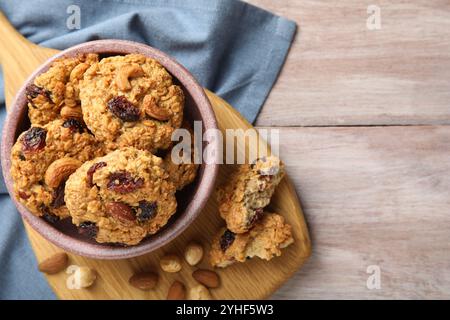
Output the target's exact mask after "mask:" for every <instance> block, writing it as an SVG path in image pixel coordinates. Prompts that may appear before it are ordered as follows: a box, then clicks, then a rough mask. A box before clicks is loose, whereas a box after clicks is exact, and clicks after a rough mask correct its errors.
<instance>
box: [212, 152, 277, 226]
mask: <svg viewBox="0 0 450 320" xmlns="http://www.w3.org/2000/svg"><path fill="white" fill-rule="evenodd" d="M283 177H284V164H283V163H282V162H281V161H280V159H278V158H277V157H275V156H270V157H263V158H261V159H258V160H256V161H255V163H253V164H245V165H240V166H239V169H238V170H237V171H236V172H235V173H234V174H233V176H232V177H230V179H229V180H227V182H226V183H225V184H224V185H223V186H222V187H220V188H219V189H218V192H217V199H218V202H219V212H220V215H221V217H222V218H223V219H225V221H226V223H227V228H228V229H230V230H231V231H232V232H234V233H244V232H247V231H248V230H249V229H250V228H251V227H252V226H253V225H254V224H255V223H256V222H257V221H258V219H260V218H261V217H262V215H263V209H264V207H266V206H267V205H268V204H269V202H270V198H271V197H272V195H273V193H274V191H275V188H276V187H277V185H278V184H279V183H280V181H281V179H282V178H283Z"/></svg>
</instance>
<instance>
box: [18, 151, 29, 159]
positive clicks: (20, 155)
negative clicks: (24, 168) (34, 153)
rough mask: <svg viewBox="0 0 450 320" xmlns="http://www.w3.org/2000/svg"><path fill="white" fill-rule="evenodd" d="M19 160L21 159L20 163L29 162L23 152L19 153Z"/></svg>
mask: <svg viewBox="0 0 450 320" xmlns="http://www.w3.org/2000/svg"><path fill="white" fill-rule="evenodd" d="M19 159H20V161H25V160H27V158H25V156H24V155H23V153H22V152H21V153H19Z"/></svg>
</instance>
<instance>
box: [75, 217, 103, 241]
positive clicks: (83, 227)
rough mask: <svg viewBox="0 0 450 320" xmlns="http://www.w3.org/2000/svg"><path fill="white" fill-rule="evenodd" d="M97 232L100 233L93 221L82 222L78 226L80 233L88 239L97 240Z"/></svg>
mask: <svg viewBox="0 0 450 320" xmlns="http://www.w3.org/2000/svg"><path fill="white" fill-rule="evenodd" d="M97 232H98V228H97V226H96V225H95V223H94V222H91V221H85V222H82V223H80V225H79V226H78V233H79V234H81V235H83V236H85V237H88V238H95V236H96V235H97Z"/></svg>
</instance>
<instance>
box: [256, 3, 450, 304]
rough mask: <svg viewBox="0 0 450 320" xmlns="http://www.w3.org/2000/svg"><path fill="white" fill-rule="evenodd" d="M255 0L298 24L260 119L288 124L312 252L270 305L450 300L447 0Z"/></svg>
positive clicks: (290, 158)
mask: <svg viewBox="0 0 450 320" xmlns="http://www.w3.org/2000/svg"><path fill="white" fill-rule="evenodd" d="M248 2H250V3H252V4H255V5H257V6H260V7H262V8H265V9H267V10H270V11H272V12H275V13H278V14H280V15H283V16H285V17H287V18H290V19H292V20H295V21H296V22H297V24H298V32H297V35H296V38H295V41H294V44H293V46H292V49H291V51H290V53H289V56H288V58H287V61H286V64H285V66H284V69H283V71H282V73H281V75H280V77H279V79H278V82H277V84H276V86H275V88H274V89H273V91H272V92H271V94H270V97H269V99H268V100H267V102H266V104H265V106H264V108H263V110H262V112H261V114H260V115H259V117H258V120H257V122H256V124H257V125H258V126H259V127H279V128H280V132H281V136H280V140H281V150H280V154H281V157H282V158H283V159H284V160H285V161H286V162H287V168H288V173H289V175H290V176H291V177H292V179H293V180H294V183H295V186H296V188H297V191H298V192H299V194H300V196H301V200H302V203H303V209H304V212H305V214H306V218H307V222H308V223H309V227H310V230H311V236H312V243H313V255H312V257H311V258H310V260H309V261H308V262H307V263H306V265H305V266H304V267H303V268H302V269H301V270H300V271H299V272H298V273H297V274H296V275H295V277H294V278H292V279H291V280H290V281H289V282H287V283H286V285H285V286H284V287H283V288H282V289H280V290H279V291H278V292H277V293H276V294H275V295H274V296H273V298H276V299H281V298H285V299H311V298H319V299H328V298H362V299H366V298H370V299H372V298H440V299H443V298H447V299H448V298H450V271H449V270H450V212H449V211H450V127H449V126H448V125H449V124H450V2H449V1H447V0H445V1H444V0H414V1H404V0H389V1H386V0H378V1H366V0H278V1H272V0H249V1H248ZM371 4H376V5H378V6H379V7H380V9H381V29H380V30H368V29H367V27H366V20H367V17H368V14H367V7H368V6H369V5H371ZM293 115H295V116H293ZM371 265H375V266H378V267H379V268H380V272H381V288H380V289H372V290H370V289H368V288H367V286H366V281H367V279H368V277H369V276H370V274H368V273H367V268H368V267H369V266H371Z"/></svg>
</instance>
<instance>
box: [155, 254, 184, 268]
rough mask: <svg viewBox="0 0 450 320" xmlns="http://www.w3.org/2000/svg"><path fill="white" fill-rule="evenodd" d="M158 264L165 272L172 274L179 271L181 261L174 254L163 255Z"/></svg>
mask: <svg viewBox="0 0 450 320" xmlns="http://www.w3.org/2000/svg"><path fill="white" fill-rule="evenodd" d="M159 264H160V266H161V269H163V270H164V271H165V272H170V273H173V272H178V271H180V270H181V259H180V258H179V257H178V256H177V255H174V254H168V255H165V256H164V257H162V258H161V261H160V262H159Z"/></svg>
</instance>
